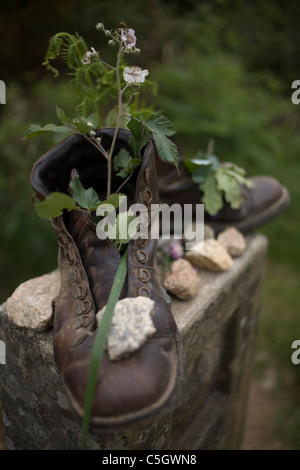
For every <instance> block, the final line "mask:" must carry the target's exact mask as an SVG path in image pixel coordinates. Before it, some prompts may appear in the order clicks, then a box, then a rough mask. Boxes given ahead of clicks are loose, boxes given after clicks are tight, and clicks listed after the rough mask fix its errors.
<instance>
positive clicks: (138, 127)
mask: <svg viewBox="0 0 300 470" xmlns="http://www.w3.org/2000/svg"><path fill="white" fill-rule="evenodd" d="M127 127H128V129H129V130H130V131H131V136H130V139H129V145H130V147H131V148H132V150H133V153H134V156H135V157H136V158H140V156H141V150H142V148H143V147H144V146H145V145H146V143H147V142H148V140H149V137H148V135H146V134H144V129H145V128H144V125H143V123H142V122H141V121H139V120H138V119H135V118H134V117H132V118H131V120H130V121H129V122H128V124H127Z"/></svg>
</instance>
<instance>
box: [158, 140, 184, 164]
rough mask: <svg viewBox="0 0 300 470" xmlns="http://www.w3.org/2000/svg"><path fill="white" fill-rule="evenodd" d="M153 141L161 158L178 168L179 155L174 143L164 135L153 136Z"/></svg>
mask: <svg viewBox="0 0 300 470" xmlns="http://www.w3.org/2000/svg"><path fill="white" fill-rule="evenodd" d="M153 139H154V142H155V145H156V148H157V152H158V155H159V156H160V158H161V159H162V160H164V161H165V162H169V163H172V164H173V165H175V166H176V167H178V163H179V154H178V149H177V147H176V145H175V144H174V142H172V140H170V139H169V138H168V137H167V136H165V135H163V134H153Z"/></svg>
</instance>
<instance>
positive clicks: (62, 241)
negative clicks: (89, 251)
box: [57, 233, 68, 248]
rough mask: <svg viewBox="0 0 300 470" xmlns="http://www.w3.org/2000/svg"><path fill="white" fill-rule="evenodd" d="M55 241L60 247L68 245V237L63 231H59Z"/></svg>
mask: <svg viewBox="0 0 300 470" xmlns="http://www.w3.org/2000/svg"><path fill="white" fill-rule="evenodd" d="M57 243H58V244H59V246H61V247H62V248H66V247H67V246H68V239H67V237H66V235H65V234H64V233H59V234H58V236H57Z"/></svg>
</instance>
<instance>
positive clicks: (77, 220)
mask: <svg viewBox="0 0 300 470" xmlns="http://www.w3.org/2000/svg"><path fill="white" fill-rule="evenodd" d="M76 176H79V174H78V171H77V170H76V169H73V170H72V172H71V178H70V180H71V181H72V180H73V179H74V178H75V177H76ZM68 192H69V195H70V196H71V195H72V191H71V190H70V189H69V191H68ZM68 230H69V233H70V235H71V236H72V237H73V240H74V242H75V244H76V246H77V248H78V250H79V253H80V256H81V262H82V264H83V267H84V269H85V271H86V274H87V277H88V280H89V283H90V288H91V292H92V296H93V299H94V302H95V307H96V311H98V310H100V309H101V308H103V307H104V306H105V305H106V304H107V301H108V296H109V293H110V290H111V287H112V284H113V281H114V278H115V275H116V272H117V269H118V266H119V262H120V255H119V253H118V252H117V250H116V248H115V247H113V245H112V244H110V243H108V242H107V241H106V240H100V239H99V238H98V237H97V234H96V225H95V223H94V222H93V220H92V219H91V217H90V215H89V214H88V213H87V212H85V211H79V210H73V211H70V212H69V213H68ZM125 295H126V284H125V285H124V286H123V290H122V293H121V298H122V297H125Z"/></svg>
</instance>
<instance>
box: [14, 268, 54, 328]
mask: <svg viewBox="0 0 300 470" xmlns="http://www.w3.org/2000/svg"><path fill="white" fill-rule="evenodd" d="M59 288H60V275H59V272H58V270H56V271H53V272H52V273H49V274H44V275H43V276H39V277H35V278H33V279H30V280H29V281H26V282H23V283H22V284H20V285H19V286H18V287H17V288H16V290H15V291H14V292H13V294H12V295H11V297H9V298H8V299H7V302H6V310H7V315H8V317H9V319H10V320H11V321H12V322H13V323H15V324H16V325H18V326H20V327H23V328H31V329H32V330H35V331H38V332H41V331H45V330H46V329H47V328H49V327H50V326H51V325H52V321H53V318H52V300H53V299H54V298H55V297H56V296H57V295H58V292H59Z"/></svg>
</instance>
